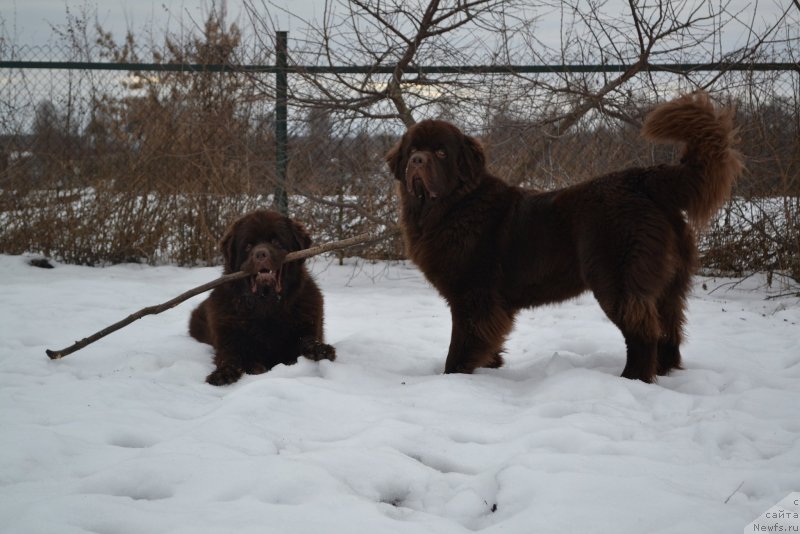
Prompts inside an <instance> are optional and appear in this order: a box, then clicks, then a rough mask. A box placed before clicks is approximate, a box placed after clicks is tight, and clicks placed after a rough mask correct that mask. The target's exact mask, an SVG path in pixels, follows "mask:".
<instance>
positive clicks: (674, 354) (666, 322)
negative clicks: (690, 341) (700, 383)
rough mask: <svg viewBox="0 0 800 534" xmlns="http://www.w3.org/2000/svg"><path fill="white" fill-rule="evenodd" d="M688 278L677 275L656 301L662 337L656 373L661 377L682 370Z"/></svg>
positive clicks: (659, 344) (659, 341) (687, 276)
mask: <svg viewBox="0 0 800 534" xmlns="http://www.w3.org/2000/svg"><path fill="white" fill-rule="evenodd" d="M689 280H690V277H689V275H688V273H687V274H686V275H685V276H684V275H678V276H676V277H675V279H674V280H673V282H672V283H671V284H670V285H669V287H668V288H667V290H666V292H665V293H664V295H662V296H661V298H660V299H659V301H658V311H659V318H660V320H661V331H662V335H661V337H660V338H659V340H658V365H657V369H656V372H657V373H658V375H660V376H663V375H666V374H668V373H669V372H670V371H671V370H673V369H682V368H683V367H681V351H680V345H681V341H683V325H684V324H685V322H686V316H685V314H684V308H685V307H686V292H687V291H688V286H689Z"/></svg>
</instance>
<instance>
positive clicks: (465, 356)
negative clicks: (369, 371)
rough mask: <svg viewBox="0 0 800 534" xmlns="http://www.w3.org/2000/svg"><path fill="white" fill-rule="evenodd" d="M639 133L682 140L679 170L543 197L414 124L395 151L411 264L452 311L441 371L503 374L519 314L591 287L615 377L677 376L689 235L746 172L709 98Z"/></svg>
mask: <svg viewBox="0 0 800 534" xmlns="http://www.w3.org/2000/svg"><path fill="white" fill-rule="evenodd" d="M643 134H644V135H645V136H646V137H647V138H648V139H651V140H653V141H671V142H683V143H685V145H686V147H685V150H684V153H683V156H682V158H681V160H680V162H679V163H677V164H674V165H659V166H654V167H647V168H633V169H627V170H623V171H620V172H616V173H612V174H608V175H605V176H600V177H598V178H594V179H592V180H589V181H586V182H583V183H580V184H577V185H574V186H572V187H567V188H564V189H560V190H556V191H550V192H545V193H539V192H534V191H529V190H525V189H522V188H518V187H512V186H509V185H507V184H506V183H505V182H503V181H502V180H501V179H499V178H497V177H495V176H493V175H492V174H490V173H489V172H488V171H487V169H486V161H485V155H484V153H483V150H482V148H481V145H480V143H479V142H478V141H477V140H476V139H474V138H472V137H469V136H466V135H464V134H463V133H462V132H460V131H459V130H458V129H457V128H456V127H455V126H453V125H451V124H449V123H447V122H444V121H437V120H426V121H423V122H420V123H418V124H416V125H414V126H412V127H411V128H409V130H408V131H407V132H406V133H405V134H404V135H403V138H402V139H401V140H400V142H399V143H398V144H397V145H396V146H395V147H394V148H392V150H390V151H389V153H388V154H387V155H386V161H387V163H388V164H389V168H390V169H391V171H392V173H393V174H394V177H395V178H396V179H397V180H398V181H399V184H398V190H399V195H400V205H401V206H400V208H401V225H402V228H403V235H404V239H405V243H406V249H407V254H408V256H409V257H410V258H411V259H412V260H413V261H414V262H415V263H416V264H417V265H418V266H419V268H420V269H421V270H422V272H423V273H424V274H425V276H426V277H427V278H428V280H429V281H430V282H431V283H432V284H433V285H434V286H435V287H436V288H437V289H438V290H439V292H440V293H441V295H442V296H443V297H444V298H445V299H446V300H447V303H448V304H449V306H450V311H451V315H452V336H451V340H450V348H449V351H448V354H447V360H446V363H445V372H446V373H453V372H462V373H471V372H472V371H473V370H475V369H476V368H479V367H499V366H500V365H502V364H503V359H502V357H501V355H500V354H501V352H502V350H503V343H504V341H505V338H506V336H507V335H508V333H509V332H510V331H511V329H512V327H513V324H514V317H515V315H516V313H517V312H518V311H519V310H520V309H523V308H529V307H533V306H539V305H542V304H548V303H554V302H558V301H562V300H565V299H569V298H572V297H575V296H577V295H579V294H581V293H583V292H584V291H587V290H589V291H592V292H593V293H594V295H595V297H596V298H597V301H598V302H599V303H600V306H601V307H602V309H603V311H604V312H605V313H606V315H607V316H608V317H609V318H610V319H611V321H612V322H613V323H614V324H615V325H616V326H617V327H618V328H619V329H620V330H621V331H622V334H623V336H624V338H625V343H626V346H627V363H626V365H625V368H624V370H623V371H622V376H624V377H626V378H632V379H640V380H643V381H645V382H652V381H653V380H654V379H655V376H656V375H664V374H666V373H668V372H669V371H670V370H672V369H680V368H681V353H680V344H681V341H682V338H683V326H684V323H685V307H686V295H687V293H688V291H689V286H690V279H691V275H692V273H693V272H694V270H695V266H696V260H697V252H696V247H695V233H696V231H697V230H698V229H701V228H703V227H704V226H705V225H706V224H707V223H708V221H709V219H710V218H711V216H712V215H713V214H714V212H715V211H716V210H717V209H718V208H719V207H720V206H721V204H722V203H723V202H724V201H725V199H726V198H727V197H728V195H729V194H730V189H731V184H732V183H733V181H734V180H735V178H736V177H737V175H738V174H739V173H740V172H741V170H742V168H743V166H742V162H741V158H740V156H739V154H738V153H737V152H736V151H735V150H733V148H732V145H733V138H734V129H733V124H732V112H731V111H730V110H726V111H719V110H717V109H715V107H714V105H713V104H712V102H711V101H710V99H709V97H708V96H707V95H706V94H705V93H701V92H699V93H694V94H690V95H686V96H683V97H680V98H678V99H676V100H674V101H672V102H667V103H665V104H662V105H661V106H658V107H657V108H655V109H654V110H653V111H652V112H651V113H650V114H649V116H648V117H647V119H646V120H645V123H644V128H643Z"/></svg>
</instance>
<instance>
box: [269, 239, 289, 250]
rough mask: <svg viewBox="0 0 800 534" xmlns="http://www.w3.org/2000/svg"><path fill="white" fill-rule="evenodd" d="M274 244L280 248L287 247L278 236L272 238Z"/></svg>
mask: <svg viewBox="0 0 800 534" xmlns="http://www.w3.org/2000/svg"><path fill="white" fill-rule="evenodd" d="M272 244H273V245H274V246H276V247H278V248H280V249H285V248H286V247H284V246H283V243H281V241H280V239H278V238H277V237H273V238H272Z"/></svg>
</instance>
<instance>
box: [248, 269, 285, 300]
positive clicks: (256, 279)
mask: <svg viewBox="0 0 800 534" xmlns="http://www.w3.org/2000/svg"><path fill="white" fill-rule="evenodd" d="M269 289H273V290H274V291H275V293H278V294H280V292H281V270H280V269H278V270H276V271H275V270H272V269H261V270H259V271H258V272H257V273H256V274H254V275H252V276H251V277H250V291H252V292H253V293H255V294H259V293H260V294H262V295H264V294H266V293H267V291H268V290H269Z"/></svg>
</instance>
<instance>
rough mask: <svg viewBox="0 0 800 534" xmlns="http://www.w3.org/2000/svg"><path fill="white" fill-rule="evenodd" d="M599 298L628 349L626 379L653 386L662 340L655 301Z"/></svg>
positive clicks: (596, 295)
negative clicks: (617, 300) (659, 346)
mask: <svg viewBox="0 0 800 534" xmlns="http://www.w3.org/2000/svg"><path fill="white" fill-rule="evenodd" d="M595 297H596V298H597V300H598V302H599V303H600V307H601V308H603V311H605V312H606V315H607V316H608V318H609V319H611V322H612V323H614V324H615V325H616V326H617V327H618V328H619V329H620V331H621V332H622V335H623V337H624V338H625V346H626V347H627V360H626V363H625V368H624V369H623V371H622V376H623V377H624V378H630V379H632V380H641V381H642V382H647V383H650V382H653V380H654V378H655V375H656V370H657V354H658V352H657V350H658V340H659V338H660V337H661V327H660V324H659V317H658V311H657V309H656V305H655V301H654V299H651V298H647V297H644V298H641V297H640V298H636V297H628V298H623V299H622V301H621V302H613V301H611V300H610V299H609V298H608V297H607V296H604V295H598V294H597V292H595Z"/></svg>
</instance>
